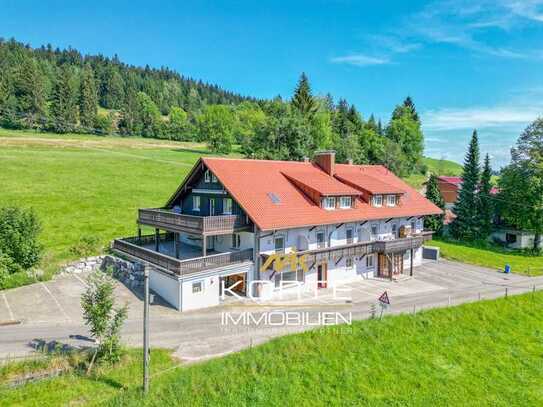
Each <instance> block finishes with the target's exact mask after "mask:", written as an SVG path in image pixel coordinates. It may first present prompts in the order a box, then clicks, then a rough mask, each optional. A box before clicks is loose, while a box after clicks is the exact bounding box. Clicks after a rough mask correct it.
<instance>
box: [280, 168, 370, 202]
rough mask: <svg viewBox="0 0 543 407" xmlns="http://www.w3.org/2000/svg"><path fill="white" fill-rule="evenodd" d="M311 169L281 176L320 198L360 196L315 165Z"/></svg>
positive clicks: (284, 173) (355, 190) (284, 172)
mask: <svg viewBox="0 0 543 407" xmlns="http://www.w3.org/2000/svg"><path fill="white" fill-rule="evenodd" d="M313 167H314V168H308V167H304V168H303V169H302V170H287V171H283V175H285V176H286V177H287V178H289V179H291V180H292V181H294V183H295V184H299V185H301V186H305V187H308V188H310V189H312V190H313V191H315V192H317V193H318V194H319V195H321V196H341V195H343V196H358V195H361V193H360V191H358V190H357V189H354V188H351V187H350V186H348V185H345V184H344V183H342V182H339V181H338V180H337V179H335V178H334V177H331V176H329V175H328V174H326V173H325V172H324V171H322V170H321V169H320V167H318V166H317V165H313Z"/></svg>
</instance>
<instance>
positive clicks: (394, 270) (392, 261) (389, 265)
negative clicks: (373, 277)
mask: <svg viewBox="0 0 543 407" xmlns="http://www.w3.org/2000/svg"><path fill="white" fill-rule="evenodd" d="M378 269H379V277H385V278H392V277H393V276H399V275H400V274H403V255H402V254H401V253H393V254H389V255H386V254H383V253H379V261H378Z"/></svg>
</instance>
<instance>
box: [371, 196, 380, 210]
mask: <svg viewBox="0 0 543 407" xmlns="http://www.w3.org/2000/svg"><path fill="white" fill-rule="evenodd" d="M371 204H372V205H373V206H375V207H376V208H380V207H381V206H383V195H373V196H372V198H371Z"/></svg>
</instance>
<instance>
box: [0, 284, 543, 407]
mask: <svg viewBox="0 0 543 407" xmlns="http://www.w3.org/2000/svg"><path fill="white" fill-rule="evenodd" d="M542 311H543V293H542V292H536V293H533V294H525V295H520V296H512V297H509V298H507V299H503V298H502V299H499V300H492V301H482V302H478V303H472V304H465V305H461V306H457V307H452V308H442V309H433V310H429V311H423V312H420V313H418V314H416V315H400V316H392V317H385V318H384V319H383V320H366V321H358V322H355V323H353V325H352V327H350V328H349V327H347V326H345V327H331V328H327V329H322V330H316V331H309V332H305V333H302V334H296V335H290V336H285V337H281V338H278V339H276V340H273V341H271V342H269V343H267V344H264V345H262V346H258V347H255V348H252V349H247V350H245V351H242V352H240V353H237V354H233V355H230V356H227V357H224V358H220V359H215V360H212V361H208V362H205V363H202V364H198V365H192V366H188V367H181V368H178V369H174V370H170V371H166V372H165V373H163V374H161V375H158V376H155V377H154V378H153V379H152V381H151V391H150V394H149V395H148V397H147V398H146V399H145V400H143V399H142V397H141V392H140V389H139V388H138V387H137V386H138V383H139V380H140V374H141V370H140V368H139V366H140V364H139V362H137V361H136V359H135V360H134V363H133V364H130V365H128V366H127V367H116V368H113V369H111V370H106V371H104V372H103V373H102V374H101V375H99V376H97V377H96V378H95V379H92V380H91V379H87V378H82V377H64V378H58V379H52V380H50V381H48V382H44V383H36V384H33V385H29V386H27V388H25V389H18V390H15V391H8V392H5V393H4V394H3V395H2V396H0V404H2V403H3V404H4V405H11V404H14V403H20V404H22V405H36V404H37V403H38V402H39V404H40V405H42V406H48V405H59V404H85V403H88V404H104V405H108V406H141V405H146V406H161V405H168V406H186V405H190V406H215V405H224V406H227V405H244V406H249V405H250V406H253V405H254V406H270V405H271V406H285V405H311V406H329V405H371V406H390V405H396V406H400V405H401V406H422V405H492V406H516V405H518V406H526V405H541V404H542V403H543V391H542V390H541V383H542V382H543V357H542V355H543V333H542V328H541V326H542V322H543V317H542V315H543V313H542ZM138 354H139V353H138ZM159 355H160V356H153V357H152V358H151V360H152V361H153V363H155V365H154V366H153V367H152V371H151V374H156V373H157V372H159V371H161V370H165V369H167V367H168V366H170V364H171V362H170V361H166V360H163V362H162V365H163V366H162V367H159V366H157V363H158V362H159V361H157V359H159V358H166V357H167V355H166V354H159ZM136 358H137V356H136ZM10 403H11V404H10Z"/></svg>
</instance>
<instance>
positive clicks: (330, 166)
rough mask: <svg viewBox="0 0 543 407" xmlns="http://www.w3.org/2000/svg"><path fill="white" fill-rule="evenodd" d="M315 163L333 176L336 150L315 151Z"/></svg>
mask: <svg viewBox="0 0 543 407" xmlns="http://www.w3.org/2000/svg"><path fill="white" fill-rule="evenodd" d="M315 163H316V164H317V165H318V166H319V167H321V168H322V170H323V171H324V172H325V173H327V174H328V175H330V176H332V177H333V176H334V173H335V165H336V152H335V151H333V150H331V151H317V152H316V153H315Z"/></svg>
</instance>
